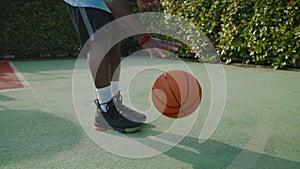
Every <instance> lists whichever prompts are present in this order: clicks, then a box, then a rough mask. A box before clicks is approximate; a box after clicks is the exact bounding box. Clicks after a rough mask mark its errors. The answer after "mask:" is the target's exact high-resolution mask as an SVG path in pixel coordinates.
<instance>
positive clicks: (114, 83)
mask: <svg viewBox="0 0 300 169" xmlns="http://www.w3.org/2000/svg"><path fill="white" fill-rule="evenodd" d="M118 92H119V81H111V94H112V96H114V95H116V94H118Z"/></svg>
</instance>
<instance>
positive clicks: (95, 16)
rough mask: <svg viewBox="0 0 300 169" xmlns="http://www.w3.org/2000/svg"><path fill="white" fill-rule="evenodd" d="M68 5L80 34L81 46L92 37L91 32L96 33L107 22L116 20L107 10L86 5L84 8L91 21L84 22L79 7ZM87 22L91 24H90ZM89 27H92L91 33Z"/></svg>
mask: <svg viewBox="0 0 300 169" xmlns="http://www.w3.org/2000/svg"><path fill="white" fill-rule="evenodd" d="M67 6H68V10H69V13H70V15H71V18H72V22H73V24H74V26H75V29H76V31H77V33H78V35H79V38H80V45H81V47H82V46H83V45H84V44H85V43H86V41H87V40H89V38H90V35H89V34H91V33H92V34H94V33H95V32H96V31H97V30H99V29H100V28H101V27H103V26H104V25H106V24H107V23H109V22H111V21H113V20H115V18H114V17H113V15H112V14H111V13H109V12H107V11H104V10H101V9H97V8H88V7H85V8H82V9H84V10H85V13H86V16H87V18H88V21H89V23H87V22H84V20H83V17H82V14H81V12H80V8H79V7H74V6H71V5H69V4H67ZM86 24H90V26H89V25H86ZM88 29H92V30H90V33H89V31H88ZM91 31H92V32H91Z"/></svg>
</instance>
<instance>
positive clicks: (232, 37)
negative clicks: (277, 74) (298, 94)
mask: <svg viewBox="0 0 300 169" xmlns="http://www.w3.org/2000/svg"><path fill="white" fill-rule="evenodd" d="M161 3H162V7H163V10H164V12H165V13H169V14H173V15H177V16H179V17H183V18H185V19H187V20H188V21H190V22H192V23H194V24H195V25H196V26H197V27H198V28H199V29H201V30H202V31H203V32H204V33H205V34H206V35H207V36H208V37H209V38H210V40H211V41H212V42H213V44H214V45H215V47H216V49H217V51H218V53H219V55H220V57H221V59H222V60H223V61H224V62H226V63H232V62H239V63H247V64H259V65H270V66H273V67H274V68H286V67H299V66H300V64H299V56H300V25H299V23H300V10H299V6H300V3H299V1H297V0H290V1H285V0H214V1H209V0H189V1H186V0H161ZM189 51H190V49H188V48H186V49H184V51H183V52H185V53H186V52H187V53H190V52H189Z"/></svg>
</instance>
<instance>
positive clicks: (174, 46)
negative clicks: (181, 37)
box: [142, 37, 181, 59]
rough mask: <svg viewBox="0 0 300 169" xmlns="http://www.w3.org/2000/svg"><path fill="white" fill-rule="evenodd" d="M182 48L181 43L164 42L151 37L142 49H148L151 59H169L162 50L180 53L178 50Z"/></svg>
mask: <svg viewBox="0 0 300 169" xmlns="http://www.w3.org/2000/svg"><path fill="white" fill-rule="evenodd" d="M180 46H181V43H176V42H169V41H164V40H161V39H157V38H153V37H150V38H149V39H148V40H147V41H146V42H145V43H144V44H143V45H142V48H144V49H148V53H149V55H150V58H151V59H154V57H155V55H157V54H158V55H159V56H160V57H162V58H165V57H167V56H166V54H165V53H164V52H163V51H162V50H160V49H163V50H166V51H169V52H178V50H179V49H178V48H179V47H180Z"/></svg>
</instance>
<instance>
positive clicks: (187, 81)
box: [182, 73, 190, 105]
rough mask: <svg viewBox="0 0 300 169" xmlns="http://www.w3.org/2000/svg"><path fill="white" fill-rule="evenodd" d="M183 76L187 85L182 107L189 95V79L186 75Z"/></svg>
mask: <svg viewBox="0 0 300 169" xmlns="http://www.w3.org/2000/svg"><path fill="white" fill-rule="evenodd" d="M184 75H185V78H186V83H187V96H186V98H185V100H184V101H183V103H182V104H183V105H184V104H185V102H187V100H188V98H189V95H190V92H189V91H190V83H189V78H188V77H187V73H184Z"/></svg>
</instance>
